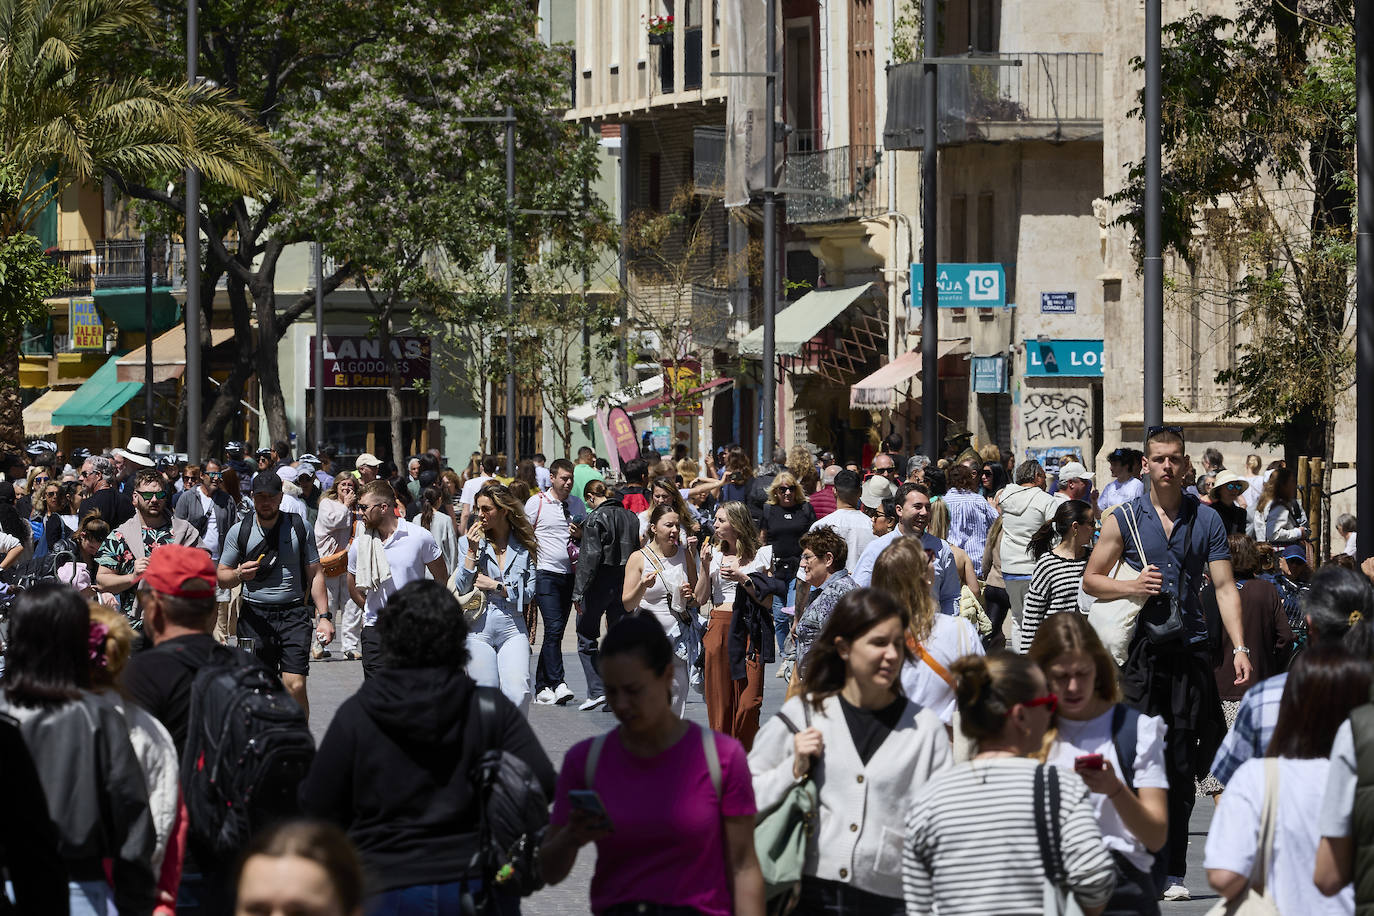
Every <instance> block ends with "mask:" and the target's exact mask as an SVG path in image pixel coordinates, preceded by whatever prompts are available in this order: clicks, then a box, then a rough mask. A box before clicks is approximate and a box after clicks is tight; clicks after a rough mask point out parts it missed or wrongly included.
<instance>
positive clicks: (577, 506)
mask: <svg viewBox="0 0 1374 916" xmlns="http://www.w3.org/2000/svg"><path fill="white" fill-rule="evenodd" d="M586 512H587V510H586V507H585V506H583V505H582V500H580V499H578V498H577V497H575V496H569V497H568V501H567V502H566V503H561V502H559V501H558V500H557V499H554V498H553V497H552V496H550V495H549V494H547V493H537V494H535V495H534V496H531V497H530V498H529V500H528V501H527V502H526V503H525V517H526V518H528V519H529V520H530V524H531V525H533V526H534V537H535V540H537V541H538V542H539V556H538V557H537V558H536V561H537V565H536V567H535V568H536V569H538V570H539V571H540V572H549V573H570V572H572V571H573V566H572V560H570V559H569V558H568V542H569V541H570V540H571V535H569V534H568V523H569V522H571V521H572V516H574V515H585V514H586Z"/></svg>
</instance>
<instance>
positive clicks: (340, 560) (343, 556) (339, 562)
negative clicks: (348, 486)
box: [320, 509, 358, 579]
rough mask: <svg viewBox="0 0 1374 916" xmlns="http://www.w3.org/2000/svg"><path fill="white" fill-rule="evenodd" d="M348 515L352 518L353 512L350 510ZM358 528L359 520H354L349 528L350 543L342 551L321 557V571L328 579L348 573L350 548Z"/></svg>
mask: <svg viewBox="0 0 1374 916" xmlns="http://www.w3.org/2000/svg"><path fill="white" fill-rule="evenodd" d="M348 514H349V516H350V517H352V516H353V510H352V509H349V510H348ZM357 527H358V520H357V519H356V518H353V521H352V522H351V523H350V524H349V526H348V543H346V544H344V545H343V548H342V549H341V550H336V551H334V552H333V553H329V554H325V555H324V556H322V557H320V569H321V570H322V571H323V572H324V576H325V578H326V579H337V578H338V577H339V576H342V575H343V574H344V573H346V572H348V548H349V547H350V546H351V545H352V544H353V532H354V531H355V530H356V529H357Z"/></svg>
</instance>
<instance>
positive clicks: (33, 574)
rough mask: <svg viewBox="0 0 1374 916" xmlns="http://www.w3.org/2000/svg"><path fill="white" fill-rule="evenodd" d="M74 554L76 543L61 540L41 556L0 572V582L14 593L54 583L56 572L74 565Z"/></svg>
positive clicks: (65, 539) (64, 539)
mask: <svg viewBox="0 0 1374 916" xmlns="http://www.w3.org/2000/svg"><path fill="white" fill-rule="evenodd" d="M76 553H77V547H76V542H75V541H73V540H72V539H71V538H63V539H62V540H60V541H58V542H57V543H55V544H53V545H52V547H51V548H50V549H49V550H48V552H47V553H45V554H43V556H41V557H30V558H29V559H27V560H25V561H24V562H23V563H19V564H16V565H15V566H12V567H11V568H9V569H6V570H3V571H0V582H4V583H5V584H6V585H8V586H10V588H11V589H13V590H14V591H16V592H22V591H23V590H24V589H26V588H30V587H32V586H35V585H41V584H43V583H44V582H56V581H58V579H57V571H58V570H59V569H60V568H62V567H63V566H64V565H66V564H67V563H75V562H76Z"/></svg>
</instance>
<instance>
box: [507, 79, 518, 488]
mask: <svg viewBox="0 0 1374 916" xmlns="http://www.w3.org/2000/svg"><path fill="white" fill-rule="evenodd" d="M514 285H515V107H514V106H512V105H507V106H506V318H507V321H508V326H507V329H506V476H507V477H514V476H515V461H516V458H517V455H516V446H517V444H518V443H517V442H516V437H517V435H518V433H517V430H516V423H515V365H514V353H515V350H514V347H512V346H511V334H513V333H514V332H515V298H514Z"/></svg>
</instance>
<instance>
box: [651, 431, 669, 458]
mask: <svg viewBox="0 0 1374 916" xmlns="http://www.w3.org/2000/svg"><path fill="white" fill-rule="evenodd" d="M650 441H651V442H652V443H653V446H654V450H655V451H657V452H658V453H659V454H660V455H666V454H668V451H669V449H671V448H672V445H673V431H672V430H670V429H669V428H668V427H666V426H655V427H654V428H653V430H652V431H651V435H650Z"/></svg>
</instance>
